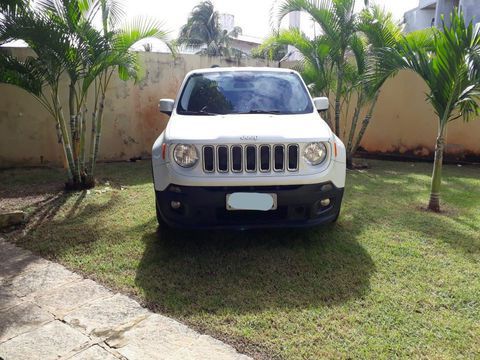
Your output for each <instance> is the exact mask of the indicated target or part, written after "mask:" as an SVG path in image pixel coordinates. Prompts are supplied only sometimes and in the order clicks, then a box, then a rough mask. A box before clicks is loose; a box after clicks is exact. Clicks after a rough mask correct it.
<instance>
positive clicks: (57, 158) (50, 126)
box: [0, 49, 480, 167]
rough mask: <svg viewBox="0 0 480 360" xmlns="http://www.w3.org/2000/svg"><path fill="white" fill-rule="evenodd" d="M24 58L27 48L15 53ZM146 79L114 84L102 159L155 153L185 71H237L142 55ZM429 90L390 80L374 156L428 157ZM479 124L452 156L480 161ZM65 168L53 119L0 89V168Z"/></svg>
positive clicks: (431, 130)
mask: <svg viewBox="0 0 480 360" xmlns="http://www.w3.org/2000/svg"><path fill="white" fill-rule="evenodd" d="M14 52H15V54H16V55H17V56H20V57H23V56H25V55H26V54H27V53H28V49H15V50H14ZM141 57H142V61H143V62H144V66H145V70H146V76H145V79H144V80H143V81H142V82H140V83H139V84H137V85H135V84H134V83H133V82H123V81H121V80H118V79H115V80H113V81H112V82H111V86H110V89H109V93H108V98H107V101H106V109H105V117H104V127H103V135H102V136H103V139H102V142H101V145H100V160H128V159H130V158H132V157H138V156H144V157H148V156H150V150H151V146H152V144H153V142H154V140H155V138H156V137H157V136H158V135H159V134H160V133H161V131H162V130H163V128H164V127H165V125H166V122H167V117H166V116H165V115H162V114H160V113H159V112H158V110H157V104H158V99H160V98H162V97H170V98H174V97H175V95H176V92H177V90H178V88H179V86H180V84H181V81H182V80H183V78H184V76H185V74H186V73H187V72H188V71H190V70H193V69H196V68H203V67H210V66H211V65H213V64H219V65H222V66H233V65H236V64H232V63H227V62H226V61H224V60H220V59H218V58H209V57H206V56H198V55H182V56H181V57H180V58H178V59H176V60H174V59H172V57H171V56H170V55H169V54H159V53H141ZM240 65H241V66H245V65H248V66H265V65H270V66H276V65H277V64H276V63H275V62H272V63H270V64H268V63H266V62H265V61H263V60H256V59H249V60H242V63H241V64H240ZM424 92H425V87H424V85H423V83H422V81H421V80H420V79H418V78H417V77H416V76H415V75H413V74H410V73H401V74H399V75H398V76H397V77H396V78H394V79H392V80H389V81H388V82H387V84H386V85H385V87H384V88H383V90H382V94H381V96H380V99H379V101H378V106H377V108H376V111H375V113H374V117H373V120H372V122H371V125H370V127H369V129H368V130H367V133H366V136H365V139H364V141H363V143H362V146H363V147H364V148H365V149H366V150H368V151H371V152H401V153H405V152H407V151H414V152H416V153H417V154H423V155H427V153H428V152H429V151H431V150H432V146H433V144H434V141H435V129H436V125H437V120H436V118H435V116H434V114H433V112H432V110H431V107H430V105H428V104H427V103H426V102H425V94H424ZM479 140H480V121H477V122H474V123H471V124H462V122H461V121H457V122H456V123H453V124H451V126H450V127H449V130H448V143H449V147H448V149H449V151H457V152H458V151H459V152H462V153H469V152H471V153H475V154H477V155H479V156H480V141H479ZM61 163H62V156H61V148H60V146H59V145H58V143H57V139H56V133H55V127H54V122H53V120H52V119H51V118H49V116H48V114H47V112H46V111H45V110H44V109H43V108H42V107H41V106H40V105H39V104H38V103H37V102H36V101H35V100H34V98H33V97H32V96H30V95H29V94H27V93H26V92H24V91H23V90H20V89H18V88H15V87H13V86H8V85H2V84H0V167H6V166H17V165H18V166H21V165H40V164H51V165H57V164H61Z"/></svg>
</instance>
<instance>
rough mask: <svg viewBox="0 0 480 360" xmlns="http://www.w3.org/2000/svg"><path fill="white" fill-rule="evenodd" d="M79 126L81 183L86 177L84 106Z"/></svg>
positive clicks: (85, 121) (85, 111)
mask: <svg viewBox="0 0 480 360" xmlns="http://www.w3.org/2000/svg"><path fill="white" fill-rule="evenodd" d="M80 116H81V119H80V120H81V125H80V129H81V132H80V152H79V157H80V159H79V162H80V175H81V179H82V182H85V177H86V164H85V137H86V131H87V120H86V116H87V108H86V106H85V107H84V109H83V112H82V113H81V115H80Z"/></svg>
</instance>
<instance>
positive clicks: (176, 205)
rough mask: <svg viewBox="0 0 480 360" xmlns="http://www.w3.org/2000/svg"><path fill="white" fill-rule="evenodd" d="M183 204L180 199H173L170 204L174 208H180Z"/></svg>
mask: <svg viewBox="0 0 480 360" xmlns="http://www.w3.org/2000/svg"><path fill="white" fill-rule="evenodd" d="M181 205H182V203H181V202H180V201H172V202H171V203H170V206H171V207H172V209H175V210H177V209H180V206H181Z"/></svg>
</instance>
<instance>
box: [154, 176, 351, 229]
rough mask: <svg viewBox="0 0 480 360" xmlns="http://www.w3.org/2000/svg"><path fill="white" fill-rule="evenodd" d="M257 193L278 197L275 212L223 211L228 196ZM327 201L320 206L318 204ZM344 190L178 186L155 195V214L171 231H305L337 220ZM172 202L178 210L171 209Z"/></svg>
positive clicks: (327, 186)
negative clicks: (177, 206)
mask: <svg viewBox="0 0 480 360" xmlns="http://www.w3.org/2000/svg"><path fill="white" fill-rule="evenodd" d="M234 192H257V193H275V194H277V209H276V210H271V211H244V210H242V211H238V210H237V211H229V210H226V197H227V194H231V193H234ZM327 198H328V199H330V205H328V206H325V207H323V206H321V204H320V200H322V199H327ZM342 198H343V188H336V187H335V186H334V185H333V184H332V183H330V182H327V183H321V184H310V185H282V186H212V187H208V186H202V187H200V186H198V187H197V186H178V185H170V186H168V187H167V188H166V189H165V190H164V191H156V200H157V212H158V215H159V216H161V218H162V220H163V221H165V222H166V223H167V224H168V225H170V226H172V227H182V228H190V229H192V228H193V229H198V228H238V229H249V228H264V227H307V226H314V225H320V224H324V223H329V222H333V221H335V220H336V219H337V217H338V214H339V212H340V206H341V203H342ZM172 201H179V202H180V203H181V206H180V208H178V209H173V208H172V206H171V202H172Z"/></svg>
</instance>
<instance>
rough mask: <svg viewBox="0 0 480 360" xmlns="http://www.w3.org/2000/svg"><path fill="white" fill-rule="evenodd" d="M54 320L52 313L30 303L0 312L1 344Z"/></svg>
mask: <svg viewBox="0 0 480 360" xmlns="http://www.w3.org/2000/svg"><path fill="white" fill-rule="evenodd" d="M52 320H53V316H52V315H51V314H50V313H48V312H47V311H45V310H43V309H41V308H40V307H39V306H37V305H35V304H33V303H31V302H29V301H26V302H24V303H21V304H19V305H17V306H15V307H13V308H10V309H7V310H3V311H0V343H2V342H4V341H6V340H8V339H11V338H13V337H15V336H17V335H20V334H23V333H25V332H27V331H30V330H33V329H35V328H37V327H39V326H40V325H42V324H44V323H47V322H49V321H52Z"/></svg>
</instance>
